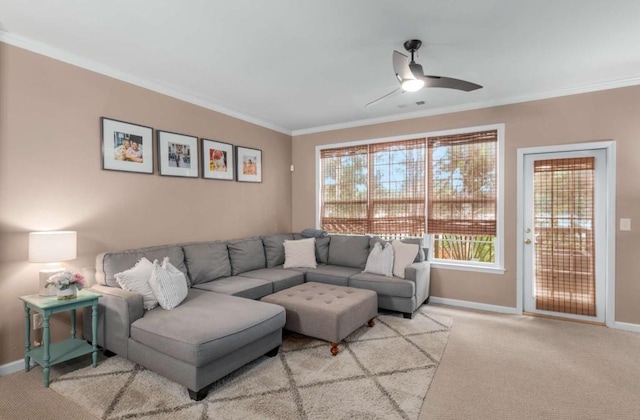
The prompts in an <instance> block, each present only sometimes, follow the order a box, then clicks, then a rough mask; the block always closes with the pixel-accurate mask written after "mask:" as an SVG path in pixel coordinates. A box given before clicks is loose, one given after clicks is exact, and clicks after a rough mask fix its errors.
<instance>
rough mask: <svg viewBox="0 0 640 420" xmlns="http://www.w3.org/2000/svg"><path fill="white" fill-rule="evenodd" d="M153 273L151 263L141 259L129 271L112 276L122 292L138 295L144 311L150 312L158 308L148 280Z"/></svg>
mask: <svg viewBox="0 0 640 420" xmlns="http://www.w3.org/2000/svg"><path fill="white" fill-rule="evenodd" d="M152 272H153V263H152V262H151V261H149V260H148V259H146V258H144V257H142V258H140V259H139V260H138V262H137V263H136V265H134V266H133V267H131V268H130V269H128V270H126V271H123V272H121V273H117V274H115V275H114V277H115V279H116V282H118V284H119V285H120V287H122V288H123V289H124V290H128V291H130V292H136V293H140V294H141V295H142V303H143V305H144V309H146V310H151V309H153V308H155V307H156V306H158V300H157V299H156V295H154V294H153V290H151V286H149V278H151V273H152Z"/></svg>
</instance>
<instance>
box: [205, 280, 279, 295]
mask: <svg viewBox="0 0 640 420" xmlns="http://www.w3.org/2000/svg"><path fill="white" fill-rule="evenodd" d="M193 287H195V288H196V289H200V290H208V291H210V292H216V293H222V294H223V295H231V296H238V297H243V298H248V299H260V298H261V297H263V296H266V295H269V294H271V293H273V285H272V284H271V282H270V281H267V280H262V279H253V278H250V277H240V276H233V277H227V278H224V279H218V280H214V281H210V282H207V283H200V284H196V285H194V286H193Z"/></svg>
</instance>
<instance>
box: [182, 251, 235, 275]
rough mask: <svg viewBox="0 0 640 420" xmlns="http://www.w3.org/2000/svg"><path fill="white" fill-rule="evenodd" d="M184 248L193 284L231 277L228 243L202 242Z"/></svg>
mask: <svg viewBox="0 0 640 420" xmlns="http://www.w3.org/2000/svg"><path fill="white" fill-rule="evenodd" d="M182 248H183V249H184V258H185V262H186V265H187V270H188V271H189V276H190V277H191V284H198V283H205V282H208V281H211V280H215V279H218V278H220V277H228V276H230V275H231V262H230V261H229V251H228V250H227V243H226V242H221V241H216V242H202V243H197V244H188V245H183V247H182Z"/></svg>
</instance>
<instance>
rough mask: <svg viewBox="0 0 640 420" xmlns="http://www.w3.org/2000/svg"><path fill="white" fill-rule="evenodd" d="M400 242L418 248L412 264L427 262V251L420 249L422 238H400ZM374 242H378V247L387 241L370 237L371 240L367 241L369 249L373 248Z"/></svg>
mask: <svg viewBox="0 0 640 420" xmlns="http://www.w3.org/2000/svg"><path fill="white" fill-rule="evenodd" d="M400 241H401V242H402V243H405V244H417V245H418V246H419V249H418V255H416V259H415V260H413V262H422V261H426V260H427V253H426V251H427V249H426V248H422V238H402V239H400ZM376 242H380V245H382V246H384V244H386V243H387V241H385V240H384V239H382V238H380V237H378V236H372V237H371V239H369V247H371V248H373V244H375V243H376ZM389 243H391V241H389Z"/></svg>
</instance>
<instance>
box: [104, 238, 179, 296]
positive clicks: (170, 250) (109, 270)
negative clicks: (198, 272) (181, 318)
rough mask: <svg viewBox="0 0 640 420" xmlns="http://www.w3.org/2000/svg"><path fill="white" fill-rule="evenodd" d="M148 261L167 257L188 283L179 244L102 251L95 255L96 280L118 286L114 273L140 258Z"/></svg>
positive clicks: (129, 266)
mask: <svg viewBox="0 0 640 420" xmlns="http://www.w3.org/2000/svg"><path fill="white" fill-rule="evenodd" d="M142 257H144V258H146V259H148V260H149V261H153V260H160V261H162V259H164V257H169V262H171V264H173V266H174V267H176V268H177V269H178V270H180V271H182V272H183V273H184V275H185V276H186V278H187V284H188V285H190V284H191V282H190V280H189V276H188V272H187V266H186V265H185V263H184V252H183V250H182V247H181V246H180V245H161V246H153V247H148V248H137V249H129V250H125V251H118V252H104V253H102V254H100V255H98V256H97V257H96V281H97V282H98V283H99V284H103V285H106V286H111V287H120V286H119V285H118V283H117V282H116V279H115V277H114V276H115V274H116V273H120V272H122V271H125V270H128V269H130V268H131V267H133V266H134V265H135V264H136V263H137V262H138V261H139V260H140V258H142Z"/></svg>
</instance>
